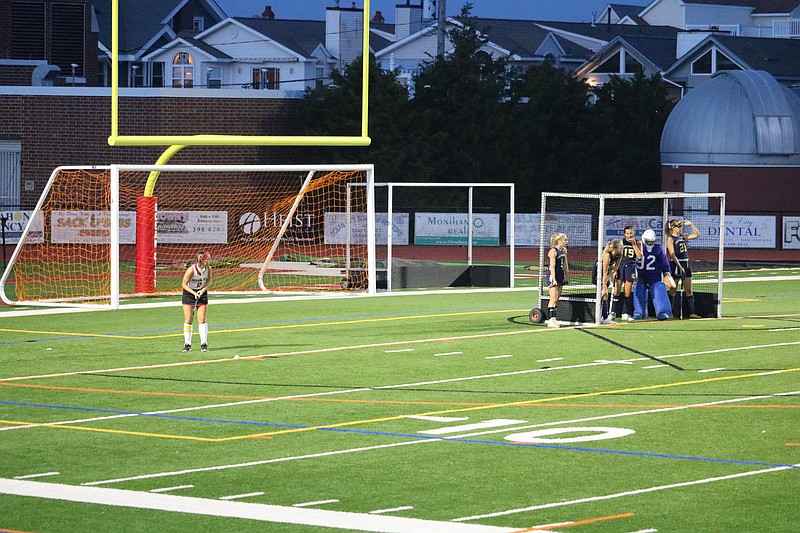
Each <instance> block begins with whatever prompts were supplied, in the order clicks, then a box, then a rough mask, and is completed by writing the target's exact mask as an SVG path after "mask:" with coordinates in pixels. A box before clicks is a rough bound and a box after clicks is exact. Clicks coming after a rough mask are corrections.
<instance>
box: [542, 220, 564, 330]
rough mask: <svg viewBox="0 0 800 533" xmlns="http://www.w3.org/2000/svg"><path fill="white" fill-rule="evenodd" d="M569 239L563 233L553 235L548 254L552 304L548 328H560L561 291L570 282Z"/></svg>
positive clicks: (548, 312) (548, 281) (549, 309)
mask: <svg viewBox="0 0 800 533" xmlns="http://www.w3.org/2000/svg"><path fill="white" fill-rule="evenodd" d="M568 243H569V239H568V238H567V236H566V235H565V234H563V233H553V235H552V236H551V237H550V250H549V251H548V252H547V259H548V265H549V268H548V269H547V289H548V293H549V295H550V302H549V303H548V304H547V316H548V317H549V318H548V320H547V326H548V327H551V328H557V327H558V325H559V324H558V320H557V319H556V308H557V306H558V299H559V298H560V297H561V290H562V288H563V287H564V285H566V284H567V282H568V281H569V261H567V244H568Z"/></svg>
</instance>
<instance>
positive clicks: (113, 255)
mask: <svg viewBox="0 0 800 533" xmlns="http://www.w3.org/2000/svg"><path fill="white" fill-rule="evenodd" d="M70 170H94V171H109V173H110V193H111V201H110V210H109V217H110V220H109V243H108V244H109V246H110V250H109V265H110V280H109V282H110V295H103V296H104V298H105V297H107V298H108V299H109V303H107V304H104V303H103V304H100V303H96V302H94V303H92V302H91V301H88V299H87V301H63V300H62V301H41V300H40V301H24V302H20V301H17V300H12V299H11V298H9V297H8V296H7V295H6V291H5V287H6V283H7V282H8V277H9V275H10V273H11V272H12V270H13V269H12V266H13V265H14V262H15V261H16V259H17V257H18V256H19V254H20V251H21V249H22V246H23V244H24V243H25V239H26V237H27V235H28V234H29V232H30V231H31V228H32V226H33V225H34V222H35V219H36V214H37V213H39V212H41V209H42V206H43V204H44V203H45V201H46V199H47V197H48V194H49V193H50V191H51V188H52V186H53V183H54V180H55V179H56V177H57V176H58V174H59V172H61V171H70ZM125 171H131V172H151V173H161V172H172V173H175V172H208V173H214V172H228V173H230V172H270V171H271V172H307V173H308V178H307V179H306V182H305V183H304V185H303V188H304V187H305V185H306V184H307V183H308V179H310V177H311V175H313V173H315V172H326V171H343V172H348V171H359V172H363V173H364V177H365V178H366V179H365V180H364V179H363V178H362V179H360V180H359V182H358V183H356V185H359V186H366V187H367V192H366V201H367V202H366V203H367V206H366V207H367V212H366V218H367V230H366V238H367V243H366V247H367V265H366V269H364V270H365V271H366V272H365V273H366V281H365V283H364V290H363V291H360V292H359V294H364V293H366V294H368V295H374V294H376V268H375V179H374V175H375V169H374V165H371V164H354V165H343V164H338V165H152V164H146V165H138V164H112V165H86V166H82V165H74V166H61V167H58V168H56V169H55V170H53V172H52V174H51V175H50V178H49V179H48V181H47V183H46V184H45V186H44V188H43V190H42V193H41V196H40V197H39V200H38V202H37V204H36V206H35V208H34V209H33V214H32V216H31V217H30V219H29V220H28V222H27V224H26V226H25V229H24V231H23V233H22V235H21V236H20V238H19V242H18V243H17V245H16V247H15V249H14V252H13V254H12V256H11V258H10V260H9V261H8V264H7V265H6V268H5V271H4V272H3V276H2V278H0V299H2V300H3V302H5V303H6V304H8V305H19V304H24V305H32V306H46V307H79V308H85V309H119V308H120V300H121V297H124V296H131V295H120V283H119V280H120V277H119V276H120V232H119V230H120V228H119V214H120V182H119V178H120V172H125ZM303 192H304V189H301V190H300V191H299V192H298V199H297V200H296V202H295V206H296V204H298V203H299V201H300V200H299V196H300V195H302V194H303ZM348 192H349V186H348ZM347 207H348V211H347V220H348V221H349V220H350V219H351V217H350V212H349V208H350V206H349V205H348V206H347ZM289 219H290V217H287V219H286V221H285V222H286V223H285V224H283V227H282V228H281V233H280V234H279V237H281V236H283V232H285V231H286V227H287V226H288V222H289ZM347 234H348V237H349V236H350V227H349V223H348V228H347ZM273 251H274V247H273V250H271V251H270V254H271V253H272V252H273ZM347 253H348V258H349V242H348V246H347ZM268 261H269V257H265V258H264V265H263V266H262V267H261V270H260V274H263V271H264V270H265V268H266V264H267V262H268ZM348 272H349V265H348ZM343 283H344V282H343ZM259 285H260V287H259V288H260V292H259V291H258V289H255V290H254V291H252V292H247V294H262V295H266V294H267V293H268V292H269V289H267V288H266V287H264V285H263V280H262V276H261V275H259ZM211 294H215V291H213V290H212V291H211ZM217 294H220V293H217ZM223 294H224V293H223ZM281 294H282V295H286V293H285V292H282V293H281ZM302 294H303V295H304V296H306V297H308V295H309V292H308V291H306V292H303V293H302ZM139 296H141V295H139ZM239 301H241V300H239ZM140 305H143V306H147V305H149V304H147V303H143V304H140ZM152 305H153V306H157V305H159V304H157V303H153V304H152Z"/></svg>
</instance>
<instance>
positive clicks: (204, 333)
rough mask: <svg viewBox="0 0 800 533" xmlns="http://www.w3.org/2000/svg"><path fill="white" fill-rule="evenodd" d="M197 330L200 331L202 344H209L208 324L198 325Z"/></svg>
mask: <svg viewBox="0 0 800 533" xmlns="http://www.w3.org/2000/svg"><path fill="white" fill-rule="evenodd" d="M197 329H198V331H200V344H208V322H203V323H202V324H197Z"/></svg>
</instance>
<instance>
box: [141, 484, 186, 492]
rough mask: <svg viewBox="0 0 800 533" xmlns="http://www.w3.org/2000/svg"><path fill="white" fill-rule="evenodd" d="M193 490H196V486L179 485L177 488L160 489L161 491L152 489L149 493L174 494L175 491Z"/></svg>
mask: <svg viewBox="0 0 800 533" xmlns="http://www.w3.org/2000/svg"><path fill="white" fill-rule="evenodd" d="M193 488H194V485H178V486H176V487H163V488H160V489H152V490H150V491H148V492H155V493H159V492H172V491H173V490H183V489H193Z"/></svg>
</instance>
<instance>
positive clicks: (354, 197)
mask: <svg viewBox="0 0 800 533" xmlns="http://www.w3.org/2000/svg"><path fill="white" fill-rule="evenodd" d="M372 187H373V182H372V167H371V166H368V165H363V166H351V167H339V166H330V167H322V166H317V167H310V166H285V167H277V166H236V167H234V166H228V167H226V166H189V165H184V166H169V165H166V166H159V167H155V166H144V165H141V166H133V165H119V166H111V167H86V168H75V167H71V168H70V167H64V168H59V169H56V171H55V172H54V173H53V175H52V176H51V179H50V181H49V183H48V185H47V187H46V189H45V191H44V192H43V194H42V197H41V198H40V200H39V204H38V205H37V207H36V209H35V210H34V212H33V213H31V214H30V222H29V224H28V227H27V228H26V232H25V233H24V235H23V237H22V238H21V239H20V242H19V244H18V246H17V248H16V249H15V251H14V254H13V255H12V258H11V260H10V262H9V266H8V268H7V269H6V272H5V273H4V276H3V279H2V285H1V286H0V294H1V295H2V298H3V300H5V301H6V302H7V303H14V304H18V303H32V304H35V303H39V304H56V305H86V304H95V305H102V306H109V305H110V306H112V307H116V306H117V305H118V303H119V298H120V297H122V298H123V299H124V298H127V297H134V296H136V297H143V296H145V297H156V296H159V295H165V294H175V293H179V292H180V291H181V278H182V277H183V274H184V272H185V271H186V268H187V267H188V266H189V265H191V263H192V262H193V260H194V258H195V257H196V255H197V253H198V252H199V251H207V252H209V253H210V254H211V261H210V265H211V268H212V271H213V283H212V286H211V290H210V292H211V293H212V294H213V293H215V292H216V293H238V294H264V293H271V292H280V293H287V292H304V293H309V292H311V293H318V292H324V293H327V292H330V291H370V290H372V291H374V282H373V283H370V278H369V276H370V273H371V272H372V275H373V279H374V268H375V267H374V259H373V260H372V261H371V260H370V247H372V250H373V251H372V257H374V238H372V237H371V235H372V234H374V222H373V221H374V213H373V212H372V211H373V210H372V209H371V206H370V205H369V203H370V201H371V200H370V199H371V197H372Z"/></svg>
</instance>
